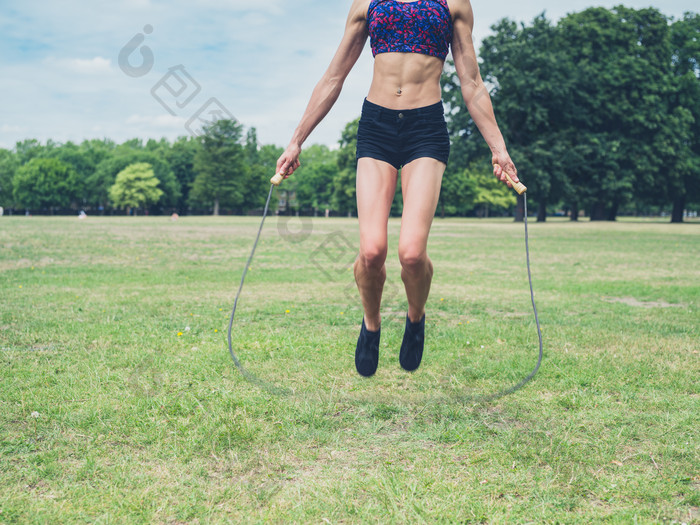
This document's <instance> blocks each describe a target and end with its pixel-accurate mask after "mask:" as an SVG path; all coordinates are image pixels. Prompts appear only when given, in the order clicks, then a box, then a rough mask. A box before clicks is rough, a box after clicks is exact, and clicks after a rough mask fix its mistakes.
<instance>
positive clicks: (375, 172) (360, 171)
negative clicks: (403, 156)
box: [356, 157, 398, 253]
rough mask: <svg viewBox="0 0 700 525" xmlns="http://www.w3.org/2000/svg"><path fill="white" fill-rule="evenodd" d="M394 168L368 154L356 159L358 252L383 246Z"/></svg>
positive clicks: (394, 174) (393, 182)
mask: <svg viewBox="0 0 700 525" xmlns="http://www.w3.org/2000/svg"><path fill="white" fill-rule="evenodd" d="M397 176H398V172H397V170H396V168H394V167H393V166H392V165H391V164H388V163H386V162H384V161H381V160H376V159H373V158H370V157H362V158H360V159H358V161H357V180H356V194H357V216H358V219H359V223H360V252H361V253H367V252H376V251H377V250H378V249H383V250H384V251H385V250H386V244H387V222H388V220H389V213H390V211H391V203H392V202H393V201H394V193H395V192H396V181H397Z"/></svg>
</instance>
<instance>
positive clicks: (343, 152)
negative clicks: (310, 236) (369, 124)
mask: <svg viewBox="0 0 700 525" xmlns="http://www.w3.org/2000/svg"><path fill="white" fill-rule="evenodd" d="M359 123H360V119H359V117H358V118H356V119H355V120H353V121H352V122H349V123H348V124H347V125H346V126H345V129H344V130H343V132H342V133H341V135H340V141H339V144H340V149H339V150H338V171H337V173H336V174H335V177H334V178H333V190H332V195H331V203H332V205H333V208H334V209H336V210H337V211H338V212H339V213H342V214H346V213H347V214H348V215H352V214H353V213H357V200H356V198H355V177H356V173H357V159H356V150H357V127H358V125H359Z"/></svg>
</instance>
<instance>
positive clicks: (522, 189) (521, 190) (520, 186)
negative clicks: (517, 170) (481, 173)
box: [494, 164, 527, 195]
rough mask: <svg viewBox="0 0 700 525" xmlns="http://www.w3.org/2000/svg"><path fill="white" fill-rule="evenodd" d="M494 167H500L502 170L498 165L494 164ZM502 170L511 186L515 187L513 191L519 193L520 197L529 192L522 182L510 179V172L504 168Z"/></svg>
mask: <svg viewBox="0 0 700 525" xmlns="http://www.w3.org/2000/svg"><path fill="white" fill-rule="evenodd" d="M494 166H498V167H499V168H500V166H499V165H498V164H494ZM501 169H502V170H503V174H504V175H505V176H506V179H507V180H508V182H510V184H511V185H512V186H513V189H514V190H515V191H517V192H518V195H522V194H523V193H525V192H526V191H527V187H526V186H525V184H523V183H522V182H514V181H513V179H511V178H510V175H509V174H508V172H507V171H506V170H504V169H503V168H501Z"/></svg>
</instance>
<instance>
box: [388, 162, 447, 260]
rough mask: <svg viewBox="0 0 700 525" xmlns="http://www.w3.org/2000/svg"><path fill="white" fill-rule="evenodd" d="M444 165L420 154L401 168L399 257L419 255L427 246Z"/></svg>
mask: <svg viewBox="0 0 700 525" xmlns="http://www.w3.org/2000/svg"><path fill="white" fill-rule="evenodd" d="M445 168H446V166H445V164H444V163H443V162H441V161H439V160H436V159H432V158H428V157H423V158H419V159H416V160H414V161H413V162H410V163H409V164H407V165H406V166H404V167H403V169H402V170H401V191H402V193H403V215H402V217H401V236H400V238H399V256H401V257H402V258H405V257H407V258H413V257H420V256H422V255H423V254H424V253H425V251H426V249H427V245H428V235H429V233H430V227H431V225H432V223H433V217H434V216H435V210H436V208H437V203H438V199H439V198H440V187H441V185H442V175H443V174H444V173H445Z"/></svg>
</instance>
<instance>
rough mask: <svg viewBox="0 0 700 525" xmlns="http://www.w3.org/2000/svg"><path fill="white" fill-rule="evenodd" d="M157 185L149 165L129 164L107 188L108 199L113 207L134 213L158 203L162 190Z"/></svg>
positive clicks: (144, 163) (157, 181) (143, 163)
mask: <svg viewBox="0 0 700 525" xmlns="http://www.w3.org/2000/svg"><path fill="white" fill-rule="evenodd" d="M159 183H160V181H159V180H158V179H157V178H156V176H155V174H154V173H153V167H152V166H151V165H150V164H148V163H146V162H138V163H136V164H131V165H130V166H127V167H126V168H125V169H123V170H122V171H120V172H119V173H118V174H117V178H116V180H115V182H114V184H113V185H112V186H111V187H110V188H109V198H110V199H111V201H112V204H114V206H115V207H117V208H126V211H127V214H129V213H130V212H131V209H134V211H135V210H138V209H139V208H142V207H144V206H147V205H149V204H155V203H156V202H158V200H159V199H160V198H161V196H162V195H163V190H161V189H160V188H158V185H159Z"/></svg>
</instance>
